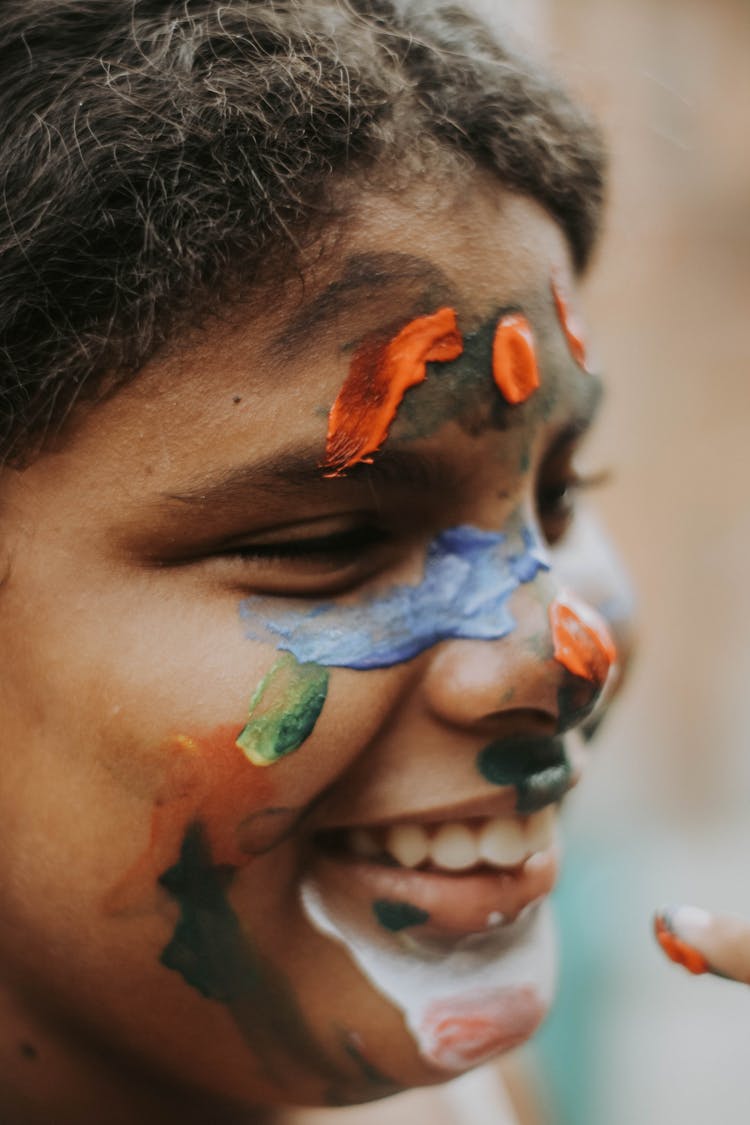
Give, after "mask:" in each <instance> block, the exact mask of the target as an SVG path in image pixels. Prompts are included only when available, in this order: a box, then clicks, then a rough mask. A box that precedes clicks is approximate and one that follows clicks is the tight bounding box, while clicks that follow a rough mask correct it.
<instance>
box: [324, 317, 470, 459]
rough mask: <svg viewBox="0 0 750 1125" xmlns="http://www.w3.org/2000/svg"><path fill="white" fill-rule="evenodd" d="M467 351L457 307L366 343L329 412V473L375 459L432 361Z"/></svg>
mask: <svg viewBox="0 0 750 1125" xmlns="http://www.w3.org/2000/svg"><path fill="white" fill-rule="evenodd" d="M462 351H463V340H462V339H461V334H460V332H459V331H458V325H457V322H456V314H455V312H454V311H453V309H439V310H438V311H437V312H436V313H432V314H431V315H430V316H420V317H418V318H417V319H416V320H413V321H411V323H409V324H407V325H406V327H405V328H402V329H401V331H400V332H399V334H398V335H397V336H396V337H395V339H393V340H391V341H390V343H388V344H385V345H383V344H380V343H372V342H369V343H365V344H363V345H362V347H361V348H359V349H358V350H357V352H356V353H355V355H354V357H353V359H352V362H351V366H350V368H349V374H348V376H347V378H346V381H345V382H344V385H343V387H342V388H341V391H340V392H339V395H338V398H337V399H336V401H335V402H334V404H333V406H332V408H331V412H330V414H329V416H328V437H327V441H326V454H325V460H324V462H323V466H322V467H323V468H324V469H328V470H329V472H328V473H327V474H326V475H327V476H331V477H334V476H338V475H339V474H341V473H343V472H344V471H345V470H346V469H349V468H351V467H352V465H356V464H357V463H358V462H360V461H367V460H370V459H371V458H370V454H372V453H375V452H376V451H377V450H378V449H379V448H380V446H381V445H382V444H383V442H384V441H385V439H386V437H387V436H388V431H389V429H390V427H391V423H392V422H393V419H394V418H395V417H396V412H397V411H398V408H399V406H400V405H401V402H402V400H403V397H404V395H405V393H406V391H407V390H408V389H409V387H413V386H416V385H417V384H418V383H421V382H423V381H424V379H425V378H426V375H427V364H428V363H434V362H438V361H442V362H446V361H448V360H451V359H458V357H459V356H460V355H461V352H462Z"/></svg>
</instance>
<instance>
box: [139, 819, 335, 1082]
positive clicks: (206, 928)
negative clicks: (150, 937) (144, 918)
mask: <svg viewBox="0 0 750 1125" xmlns="http://www.w3.org/2000/svg"><path fill="white" fill-rule="evenodd" d="M233 876H234V869H233V868H227V867H216V866H213V865H212V864H211V855H210V850H209V847H208V844H207V842H206V838H205V833H204V830H203V827H202V826H201V825H200V824H192V825H191V826H190V827H189V828H188V830H187V832H186V833H185V837H184V840H183V843H182V849H181V852H180V858H179V860H178V861H177V863H176V864H175V865H174V866H173V867H171V868H169V870H168V871H166V872H165V873H164V874H163V875H162V876H161V878H160V880H159V881H160V883H161V885H162V886H163V887H164V888H165V889H166V890H167V891H168V892H169V894H170V895H171V896H172V898H173V899H174V900H175V901H176V902H177V904H178V905H179V908H180V917H179V920H178V922H177V926H176V928H175V931H174V934H173V936H172V940H171V941H170V942H169V944H168V945H167V946H166V948H165V949H164V951H163V952H162V954H161V958H160V960H161V963H162V964H163V965H165V966H166V967H167V968H168V969H172V970H173V971H174V972H176V973H179V974H180V976H182V977H183V979H184V980H185V981H186V982H187V983H188V984H189V985H190V986H191V987H192V988H195V989H197V991H198V992H200V993H201V995H202V996H205V997H206V998H207V999H209V1000H213V1001H218V1002H219V1003H221V1004H225V1005H226V1006H227V1008H228V1009H229V1011H230V1012H231V1014H232V1016H233V1018H234V1020H235V1022H236V1024H237V1026H238V1028H239V1030H240V1031H241V1033H242V1035H243V1036H244V1038H245V1040H246V1042H247V1043H248V1045H249V1046H250V1048H251V1049H252V1051H253V1052H254V1054H255V1056H256V1057H257V1058H258V1059H259V1060H260V1062H261V1063H262V1064H263V1066H264V1069H265V1071H266V1073H267V1074H268V1076H269V1077H270V1078H275V1079H276V1080H277V1081H279V1082H280V1083H283V1084H284V1085H285V1086H287V1087H288V1085H289V1082H290V1081H291V1080H292V1079H293V1077H294V1073H295V1072H296V1067H297V1065H299V1066H301V1067H303V1068H304V1069H305V1070H306V1071H310V1070H312V1071H314V1072H316V1073H317V1074H319V1075H320V1076H322V1077H323V1078H324V1079H325V1080H326V1081H328V1082H334V1083H337V1084H338V1083H341V1082H342V1081H343V1082H346V1080H347V1076H346V1072H345V1070H344V1069H343V1068H339V1067H337V1066H335V1065H334V1064H333V1062H332V1061H331V1060H330V1059H329V1058H328V1056H327V1055H326V1054H325V1052H324V1051H323V1050H322V1048H321V1047H320V1046H319V1045H318V1043H317V1042H316V1040H315V1039H314V1037H313V1035H312V1033H311V1032H310V1030H309V1029H308V1027H307V1024H306V1022H305V1019H304V1016H303V1014H302V1012H301V1010H300V1007H299V1004H298V1003H297V1001H296V999H295V996H294V994H293V992H292V989H291V987H290V986H289V983H288V982H287V980H286V978H285V977H284V976H283V974H282V973H280V972H279V970H278V969H277V968H276V967H275V966H274V965H273V963H272V962H270V961H269V960H268V959H267V958H265V957H262V956H261V955H259V954H258V953H257V952H256V950H255V949H254V947H253V943H252V942H251V940H250V938H249V937H248V936H247V934H245V933H244V932H243V929H242V927H241V925H240V921H239V919H238V918H237V915H236V914H235V912H234V910H233V909H232V906H231V904H230V902H229V899H228V897H227V891H228V887H229V885H230V883H231V880H232V878H233Z"/></svg>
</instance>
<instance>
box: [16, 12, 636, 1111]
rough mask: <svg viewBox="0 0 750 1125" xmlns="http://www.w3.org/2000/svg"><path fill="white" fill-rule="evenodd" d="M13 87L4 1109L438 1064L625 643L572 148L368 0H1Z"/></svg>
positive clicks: (308, 1081) (546, 91) (546, 982)
mask: <svg viewBox="0 0 750 1125" xmlns="http://www.w3.org/2000/svg"><path fill="white" fill-rule="evenodd" d="M0 76H2V77H0V82H1V83H2V92H1V94H0V96H1V97H2V99H3V120H4V122H5V123H6V133H5V140H4V143H3V157H2V168H3V177H4V180H3V195H2V211H1V212H0V222H2V235H1V236H0V239H1V241H0V245H1V246H2V271H0V273H1V275H2V294H3V295H2V357H3V373H2V380H3V382H2V396H3V397H2V402H3V413H2V458H3V462H4V465H5V468H4V469H3V471H2V474H0V511H1V512H2V524H1V527H2V531H1V533H0V604H1V605H2V625H1V629H2V644H1V646H0V652H2V675H1V676H0V697H1V699H2V714H3V717H4V735H5V737H4V762H3V766H4V769H3V786H2V797H1V800H2V806H1V807H0V824H2V837H3V846H2V851H1V853H0V854H1V855H2V861H1V862H2V879H0V888H1V889H0V918H1V919H2V922H1V925H0V953H1V956H0V963H1V964H2V966H3V990H2V997H3V1002H4V1005H3V1015H2V1027H3V1031H4V1036H3V1052H4V1054H3V1059H2V1076H3V1081H2V1093H1V1094H0V1104H1V1105H2V1111H3V1113H2V1116H3V1120H7V1121H12V1122H14V1125H15V1123H18V1125H26V1123H27V1122H28V1123H32V1122H40V1121H45V1122H46V1121H50V1120H54V1121H55V1122H60V1123H63V1122H71V1123H76V1125H78V1123H80V1122H89V1121H99V1120H107V1121H108V1122H123V1123H131V1122H136V1121H138V1122H147V1123H148V1122H152V1121H153V1122H160V1123H163V1122H165V1121H173V1120H174V1121H178V1120H179V1121H180V1122H191V1121H207V1120H209V1121H211V1122H221V1121H230V1120H232V1121H233V1120H243V1121H245V1120H246V1121H254V1120H261V1119H265V1115H266V1114H273V1113H277V1112H281V1111H282V1107H284V1106H292V1105H330V1106H340V1105H346V1104H353V1103H357V1102H364V1101H371V1100H375V1099H378V1098H382V1097H386V1096H388V1095H390V1094H393V1093H396V1092H398V1091H399V1090H403V1089H406V1088H408V1087H413V1086H423V1085H430V1084H433V1083H439V1082H441V1081H445V1080H446V1079H448V1078H451V1077H454V1076H456V1075H458V1074H460V1073H463V1072H464V1071H467V1070H469V1069H470V1068H471V1067H473V1066H475V1065H477V1064H478V1063H481V1062H483V1061H485V1060H487V1059H489V1058H492V1057H493V1056H495V1055H496V1054H498V1053H500V1052H502V1051H504V1050H506V1049H508V1048H509V1047H511V1046H513V1045H514V1044H517V1043H519V1042H521V1041H523V1040H524V1039H526V1038H527V1037H528V1036H529V1035H530V1034H531V1033H532V1032H533V1031H534V1029H535V1028H536V1026H537V1025H538V1023H539V1022H540V1020H541V1019H542V1018H543V1015H544V1013H545V1011H546V1009H547V1007H548V1004H549V1002H550V998H551V992H552V969H551V965H552V960H553V956H552V950H551V940H550V934H549V927H548V910H547V903H546V898H547V896H548V893H549V891H550V890H551V887H552V885H553V883H554V879H555V875H556V870H557V860H558V857H557V849H556V845H555V822H556V816H557V808H558V806H559V803H560V801H561V800H562V797H563V796H564V794H565V792H566V791H567V790H568V789H569V788H570V787H571V785H573V784H574V783H575V782H576V781H577V780H578V778H579V776H580V773H581V770H582V767H583V755H582V753H581V751H580V743H579V742H575V741H574V742H572V743H571V742H570V739H569V738H568V737H565V736H566V734H567V732H569V731H575V730H577V729H578V730H582V731H584V732H585V731H587V730H589V729H590V728H591V727H593V725H594V724H595V723H596V722H597V721H598V720H599V718H600V716H601V714H602V710H603V703H602V700H603V699H604V698H605V696H606V698H607V699H609V698H611V695H612V692H613V689H614V686H615V684H616V681H617V679H618V671H617V670H618V669H621V668H622V666H623V663H624V653H625V648H626V636H625V627H626V622H625V621H624V618H623V617H622V615H620V614H619V611H618V609H617V606H618V605H621V604H622V598H621V597H620V590H619V586H618V581H619V579H618V571H617V569H616V567H615V565H614V563H613V560H612V559H611V557H610V555H609V553H608V549H607V547H606V544H605V543H604V541H603V540H602V538H601V536H600V535H599V532H598V530H597V529H596V527H595V526H594V525H593V524H592V522H591V521H590V519H589V518H588V517H587V516H586V515H585V513H584V512H582V511H578V510H577V504H576V492H577V490H578V489H579V487H580V486H581V485H582V484H583V483H585V482H582V481H581V479H580V477H579V475H578V473H577V471H576V468H575V465H576V458H577V453H578V449H579V446H580V443H581V440H582V438H583V436H584V434H585V432H586V430H587V429H588V427H589V426H590V424H591V422H592V420H593V417H594V414H595V411H596V408H597V405H598V402H599V398H600V383H599V379H598V377H597V376H596V375H595V374H592V373H591V372H590V370H589V365H588V361H587V358H586V352H585V343H584V340H583V337H582V333H581V330H580V327H579V326H578V324H577V323H576V320H575V315H574V312H573V296H572V294H573V290H574V283H575V278H576V277H577V275H579V274H580V273H581V272H582V271H583V270H584V268H585V267H586V264H587V262H588V260H589V256H590V253H591V249H592V246H593V243H594V240H595V236H596V231H597V226H598V221H599V211H600V206H601V199H602V184H603V181H602V175H603V160H602V152H601V146H600V143H599V139H598V136H597V133H596V132H595V130H594V129H593V128H592V126H591V125H590V124H589V123H588V121H587V120H586V118H585V117H584V116H583V115H582V114H581V113H580V112H579V111H578V110H577V109H575V108H574V107H573V106H572V105H571V104H570V102H569V101H568V100H567V99H566V98H565V97H564V95H563V94H561V93H560V91H559V90H558V89H557V88H556V87H555V86H554V85H552V84H551V83H550V82H549V81H548V80H547V79H546V78H544V77H543V76H541V75H540V74H539V73H537V71H536V70H534V69H533V68H532V67H530V66H529V65H528V64H527V63H525V62H521V61H519V60H518V59H516V58H515V57H513V56H511V55H509V54H507V53H506V52H505V51H504V50H503V49H502V48H501V47H499V46H498V45H497V44H496V43H495V42H494V41H493V39H492V38H491V37H490V35H489V33H488V32H487V31H486V30H485V29H484V28H483V27H482V26H480V25H479V24H478V23H477V22H476V21H475V20H474V19H473V18H471V17H470V16H468V15H467V14H465V13H462V12H460V11H458V10H456V9H452V8H443V7H441V6H437V7H436V6H434V5H422V6H421V7H420V6H419V5H414V6H407V7H405V8H404V9H403V10H402V9H401V7H400V6H399V5H396V4H395V3H391V2H390V0H356V2H354V0H350V2H347V0H304V2H302V0H274V2H273V3H260V2H256V0H229V2H227V3H217V2H212V0H188V2H187V3H167V2H164V0H134V2H133V3H128V4H123V3H122V2H121V0H98V2H97V3H89V2H84V0H36V2H34V3H32V4H29V3H28V0H23V2H21V0H11V2H10V3H6V4H5V5H4V6H3V11H2V15H1V16H0ZM605 618H607V619H606V620H605ZM616 646H617V647H616ZM617 649H619V653H618V651H617Z"/></svg>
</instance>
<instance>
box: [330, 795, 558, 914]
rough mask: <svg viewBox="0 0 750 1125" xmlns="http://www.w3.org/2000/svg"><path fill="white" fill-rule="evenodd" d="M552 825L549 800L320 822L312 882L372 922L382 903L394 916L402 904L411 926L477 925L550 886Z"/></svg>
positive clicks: (524, 904)
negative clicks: (505, 808) (416, 817)
mask: <svg viewBox="0 0 750 1125" xmlns="http://www.w3.org/2000/svg"><path fill="white" fill-rule="evenodd" d="M556 828H557V811H556V808H555V807H553V806H549V807H548V808H546V809H543V810H541V811H540V812H538V813H533V814H531V815H529V816H517V815H516V816H502V817H500V816H494V817H491V816H485V817H467V818H465V819H460V820H458V819H457V820H453V819H451V820H445V821H441V822H436V823H419V822H409V821H402V822H398V823H394V824H390V825H383V826H367V827H364V826H358V827H349V828H342V829H334V830H328V831H325V832H321V833H319V834H318V836H317V838H316V841H317V844H318V848H317V849H316V850H317V856H318V858H317V862H316V869H317V872H316V873H317V878H318V880H319V882H320V885H321V889H324V888H327V890H328V892H329V893H331V894H333V895H334V896H335V898H336V899H337V900H338V901H339V902H340V903H342V904H343V903H344V902H345V901H346V902H348V903H349V905H350V907H351V908H352V909H354V910H355V911H356V912H357V913H359V914H360V916H361V915H362V912H363V911H366V912H367V914H368V915H369V916H370V917H373V916H374V918H375V919H376V921H377V920H382V918H383V917H384V914H385V913H386V911H384V905H386V906H387V907H388V912H389V913H390V915H391V916H394V917H399V916H402V917H405V918H409V916H410V913H409V910H410V911H411V916H413V917H414V918H415V919H416V921H415V922H414V923H413V924H414V925H416V926H418V928H419V933H423V934H427V933H429V932H432V933H434V934H445V935H454V936H460V935H466V934H472V933H486V932H488V931H490V930H496V929H500V928H503V927H505V926H508V925H509V924H510V923H512V922H513V921H515V919H516V918H518V916H519V915H520V914H521V913H522V911H524V910H525V909H526V908H528V907H529V906H531V905H532V904H533V903H535V902H537V901H538V900H540V899H541V898H544V897H545V896H546V895H548V894H549V893H550V891H551V890H552V888H553V887H554V884H555V881H556V878H557V871H558V860H559V854H558V846H557V840H556V836H557V832H556ZM399 907H400V908H401V914H400V915H399V911H398V909H397V908H399ZM406 908H409V909H406ZM393 928H398V929H401V928H405V927H402V926H400V925H399V926H398V927H393Z"/></svg>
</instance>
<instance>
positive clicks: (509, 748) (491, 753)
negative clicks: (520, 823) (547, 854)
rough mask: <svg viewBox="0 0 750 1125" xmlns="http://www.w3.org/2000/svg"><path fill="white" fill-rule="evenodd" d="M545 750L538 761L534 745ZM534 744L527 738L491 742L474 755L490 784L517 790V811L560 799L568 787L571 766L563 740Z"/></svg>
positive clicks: (544, 805)
mask: <svg viewBox="0 0 750 1125" xmlns="http://www.w3.org/2000/svg"><path fill="white" fill-rule="evenodd" d="M538 745H542V746H544V747H545V749H546V758H547V760H546V761H544V760H543V759H541V760H540V755H539V753H538V751H537V746H538ZM552 746H553V747H554V750H553V751H552V752H550V749H549V747H550V743H549V741H548V740H545V741H544V743H541V744H540V743H536V742H535V740H531V739H530V740H528V741H523V742H518V743H514V744H509V743H508V742H493V743H491V744H490V745H489V746H485V748H484V749H483V750H481V751H480V752H479V754H478V755H477V769H478V770H479V772H480V773H481V775H482V777H483V778H484V779H485V781H489V782H490V784H492V785H507V786H512V787H513V788H514V789H515V791H516V811H517V812H520V813H533V812H538V811H539V809H543V808H546V806H547V805H552V804H555V803H556V802H557V801H560V800H562V798H563V796H564V795H565V793H566V792H567V790H568V788H569V786H570V776H571V772H572V768H571V765H570V762H569V761H568V756H567V754H566V753H565V749H564V746H563V744H562V742H557V741H555V742H554V743H552Z"/></svg>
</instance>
